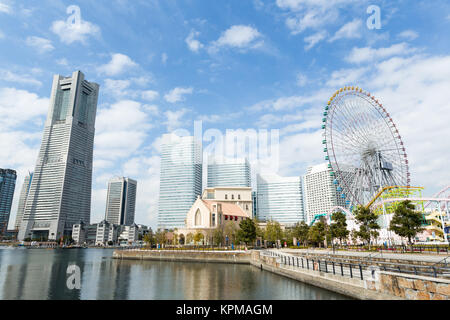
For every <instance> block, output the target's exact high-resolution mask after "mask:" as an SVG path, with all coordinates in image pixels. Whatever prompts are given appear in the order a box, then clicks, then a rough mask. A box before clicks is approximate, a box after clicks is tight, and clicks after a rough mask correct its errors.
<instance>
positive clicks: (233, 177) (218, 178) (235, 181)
mask: <svg viewBox="0 0 450 320" xmlns="http://www.w3.org/2000/svg"><path fill="white" fill-rule="evenodd" d="M251 186H252V183H251V170H250V163H249V162H248V160H247V159H246V158H245V159H220V160H219V159H217V158H213V157H210V158H209V159H208V188H215V187H251Z"/></svg>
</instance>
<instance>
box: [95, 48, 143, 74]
mask: <svg viewBox="0 0 450 320" xmlns="http://www.w3.org/2000/svg"><path fill="white" fill-rule="evenodd" d="M135 67H137V63H136V62H134V61H133V60H131V59H130V57H128V56H126V55H124V54H121V53H114V54H112V57H111V61H110V62H108V63H107V64H104V65H102V66H100V67H98V71H99V72H100V73H103V74H106V75H108V76H116V75H119V74H122V73H124V72H126V71H128V70H129V69H132V68H135Z"/></svg>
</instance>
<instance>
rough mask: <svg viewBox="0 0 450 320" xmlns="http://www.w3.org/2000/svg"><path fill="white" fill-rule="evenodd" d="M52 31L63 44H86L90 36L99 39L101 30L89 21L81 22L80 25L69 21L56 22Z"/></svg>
mask: <svg viewBox="0 0 450 320" xmlns="http://www.w3.org/2000/svg"><path fill="white" fill-rule="evenodd" d="M50 30H51V31H52V32H53V33H55V34H56V35H58V36H59V39H60V41H61V42H63V43H65V44H71V43H74V42H77V41H79V42H81V43H83V44H84V43H86V39H87V38H88V37H89V36H94V37H98V36H99V35H100V28H99V27H98V26H97V25H95V24H93V23H90V22H89V21H85V20H80V22H79V23H71V22H69V21H62V20H58V21H54V22H53V24H52V26H51V28H50Z"/></svg>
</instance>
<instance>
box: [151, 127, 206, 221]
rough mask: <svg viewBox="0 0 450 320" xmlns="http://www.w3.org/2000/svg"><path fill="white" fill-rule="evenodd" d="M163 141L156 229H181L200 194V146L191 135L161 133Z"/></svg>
mask: <svg viewBox="0 0 450 320" xmlns="http://www.w3.org/2000/svg"><path fill="white" fill-rule="evenodd" d="M164 140H165V141H164V142H163V143H162V144H161V176H160V186H159V208H158V228H162V229H172V228H182V227H184V226H185V219H186V215H187V213H188V211H189V209H190V208H191V206H192V204H193V203H194V202H195V200H196V199H197V196H199V195H201V193H202V146H201V142H199V141H197V140H196V139H195V137H192V136H190V137H178V136H176V135H165V137H164Z"/></svg>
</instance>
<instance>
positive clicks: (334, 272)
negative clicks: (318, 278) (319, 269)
mask: <svg viewBox="0 0 450 320" xmlns="http://www.w3.org/2000/svg"><path fill="white" fill-rule="evenodd" d="M331 263H332V264H333V274H336V271H335V270H334V261H332V262H331Z"/></svg>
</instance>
